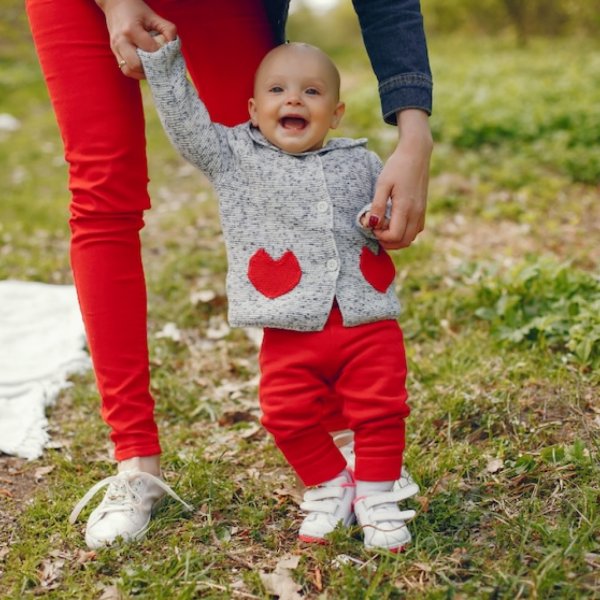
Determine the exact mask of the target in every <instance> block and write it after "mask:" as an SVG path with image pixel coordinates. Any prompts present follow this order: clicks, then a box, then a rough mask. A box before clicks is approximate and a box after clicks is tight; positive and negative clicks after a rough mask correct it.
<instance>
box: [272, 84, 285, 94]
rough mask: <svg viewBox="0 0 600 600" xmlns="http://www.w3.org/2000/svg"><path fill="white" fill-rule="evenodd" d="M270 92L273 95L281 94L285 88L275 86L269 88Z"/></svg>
mask: <svg viewBox="0 0 600 600" xmlns="http://www.w3.org/2000/svg"><path fill="white" fill-rule="evenodd" d="M269 91H270V92H272V93H273V94H281V92H283V88H282V87H281V86H280V85H273V86H271V87H270V88H269Z"/></svg>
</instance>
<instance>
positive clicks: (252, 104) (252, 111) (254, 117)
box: [248, 98, 258, 127]
mask: <svg viewBox="0 0 600 600" xmlns="http://www.w3.org/2000/svg"><path fill="white" fill-rule="evenodd" d="M248 113H249V114H250V121H251V122H252V125H254V127H258V118H257V115H256V102H254V98H250V99H249V100H248Z"/></svg>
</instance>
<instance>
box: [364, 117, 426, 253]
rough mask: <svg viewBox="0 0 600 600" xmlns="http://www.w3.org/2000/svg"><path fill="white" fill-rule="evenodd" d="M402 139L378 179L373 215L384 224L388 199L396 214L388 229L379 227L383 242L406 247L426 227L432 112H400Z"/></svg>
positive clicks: (376, 231) (377, 232)
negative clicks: (430, 114)
mask: <svg viewBox="0 0 600 600" xmlns="http://www.w3.org/2000/svg"><path fill="white" fill-rule="evenodd" d="M397 117H398V130H399V134H400V137H399V140H398V145H397V146H396V149H395V150H394V152H393V153H392V155H391V156H390V158H389V159H388V160H387V162H386V163H385V165H384V167H383V170H382V171H381V173H380V175H379V179H378V180H377V185H376V188H375V196H374V198H373V203H372V207H371V211H370V214H371V215H375V216H377V217H378V218H379V222H380V223H383V217H384V215H385V211H386V206H387V201H388V198H390V199H391V201H392V214H391V217H390V221H389V227H388V228H387V229H385V230H384V229H378V228H375V235H376V236H377V239H378V240H379V242H380V243H381V245H382V246H383V247H384V248H386V249H388V250H394V249H398V248H406V247H408V246H410V244H411V243H412V242H413V241H414V240H415V238H416V237H417V235H418V234H419V233H420V232H421V231H423V228H424V227H425V210H426V207H427V187H428V184H429V161H430V159H431V153H432V151H433V140H432V137H431V130H430V128H429V121H428V115H427V113H425V112H424V111H422V110H419V109H406V110H403V111H399V112H398V114H397Z"/></svg>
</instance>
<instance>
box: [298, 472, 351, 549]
mask: <svg viewBox="0 0 600 600" xmlns="http://www.w3.org/2000/svg"><path fill="white" fill-rule="evenodd" d="M355 493H356V484H355V483H354V478H353V476H352V473H351V472H350V471H348V470H345V471H344V472H343V473H342V474H341V475H340V476H339V477H336V478H335V479H331V480H329V481H326V482H325V483H323V484H321V485H319V486H316V487H313V488H310V489H308V490H307V491H306V492H305V493H304V501H303V502H302V504H300V509H301V510H303V511H304V512H306V513H308V514H307V515H306V517H305V518H304V521H302V525H301V526H300V531H299V533H298V538H299V539H300V540H301V541H303V542H309V543H317V544H325V543H326V540H325V536H326V535H327V534H328V533H331V532H332V531H333V530H334V529H335V528H336V526H337V525H338V523H341V524H342V525H343V526H344V527H347V526H348V525H351V524H352V523H353V522H354V512H353V510H352V503H353V501H354V496H355Z"/></svg>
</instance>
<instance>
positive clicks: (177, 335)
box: [154, 323, 181, 342]
mask: <svg viewBox="0 0 600 600" xmlns="http://www.w3.org/2000/svg"><path fill="white" fill-rule="evenodd" d="M154 337H157V338H159V339H160V338H167V339H169V340H173V341H174V342H180V341H181V331H179V329H178V328H177V325H175V323H165V326H164V327H163V328H162V329H161V330H160V331H159V332H158V333H156V334H155V336H154Z"/></svg>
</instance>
